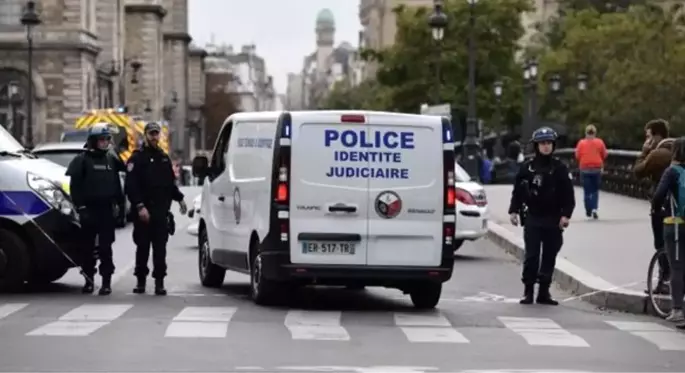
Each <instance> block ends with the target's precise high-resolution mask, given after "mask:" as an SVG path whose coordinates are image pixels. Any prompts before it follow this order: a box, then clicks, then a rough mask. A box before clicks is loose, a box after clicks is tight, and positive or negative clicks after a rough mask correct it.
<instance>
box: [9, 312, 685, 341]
mask: <svg viewBox="0 0 685 373" xmlns="http://www.w3.org/2000/svg"><path fill="white" fill-rule="evenodd" d="M137 307H150V306H149V305H141V304H138V305H136V304H132V303H131V304H128V303H123V304H109V303H107V304H90V303H85V304H80V305H70V306H69V307H67V308H65V310H67V309H68V310H67V311H66V312H63V313H62V314H57V315H54V316H49V317H47V316H45V312H46V309H45V307H40V306H38V305H35V306H32V305H30V304H29V303H5V304H2V303H0V338H3V337H7V336H10V335H11V336H12V337H13V338H16V337H25V338H38V337H88V336H99V335H102V334H101V333H117V332H121V331H120V329H119V327H118V326H117V325H118V323H123V322H126V321H127V318H128V320H131V319H132V320H137V321H140V320H141V319H145V318H143V317H141V316H135V315H133V316H128V315H131V313H132V312H133V310H134V309H135V308H137ZM31 308H33V311H30V310H31ZM179 308H180V309H179V310H176V309H173V310H171V312H175V316H173V317H170V318H168V319H167V318H166V317H157V318H155V319H154V322H152V323H150V324H160V323H161V324H163V325H164V331H163V332H160V333H159V335H156V336H153V337H160V338H169V339H188V338H200V339H212V338H213V339H221V338H231V337H233V336H234V334H233V335H232V333H231V330H232V329H231V328H232V323H233V322H234V320H235V319H236V317H237V316H238V315H239V314H241V307H229V306H185V305H181V306H179ZM247 308H248V309H246V310H243V311H242V312H243V313H242V318H243V320H245V321H243V320H241V321H239V322H242V323H250V328H259V327H265V328H269V331H276V332H281V333H283V334H284V335H289V337H290V339H291V340H293V341H331V342H350V341H354V340H356V339H357V338H363V336H361V335H360V334H359V333H357V334H355V333H354V332H351V329H352V328H354V327H355V326H357V327H359V326H361V327H363V329H364V330H372V329H371V328H396V329H398V331H399V333H398V334H397V336H398V337H400V336H402V337H401V338H402V340H403V342H406V343H438V344H472V343H477V342H482V341H476V342H474V340H473V338H472V336H471V335H469V332H470V331H472V330H473V328H469V327H468V326H459V325H457V324H458V321H457V320H453V321H451V320H450V319H456V318H458V316H454V315H446V314H444V313H441V312H438V311H435V312H389V311H382V312H375V313H374V317H379V318H380V317H387V318H388V319H387V320H388V322H387V324H386V323H380V322H379V323H376V322H371V323H369V322H368V320H367V323H366V324H364V323H362V324H360V325H355V321H357V320H356V319H355V316H354V315H351V316H349V317H348V315H346V317H344V318H343V314H344V312H343V311H320V310H295V309H291V310H270V309H269V310H267V311H265V312H267V313H268V314H269V315H270V317H271V319H269V320H270V321H274V320H280V321H278V322H277V324H280V325H274V322H255V323H254V325H253V324H252V323H251V322H250V320H248V319H249V317H252V316H253V315H254V314H255V313H256V312H258V311H257V310H259V309H255V308H249V307H247ZM38 311H40V315H39V316H37V315H36V314H35V313H36V312H38ZM32 312H33V313H32ZM345 312H346V311H345ZM22 313H28V315H26V316H22ZM48 313H49V312H48ZM281 313H282V314H283V315H281ZM281 316H283V318H282V320H281ZM448 316H449V317H448ZM495 318H496V321H495V320H492V321H493V322H494V323H495V325H496V326H494V327H491V328H492V329H498V330H502V331H503V332H504V333H508V334H509V335H510V336H515V337H514V338H518V340H520V341H521V342H522V343H526V344H527V345H529V346H532V347H540V346H550V347H568V348H591V347H596V346H592V345H591V343H590V342H588V340H586V339H585V338H584V337H583V336H582V335H581V334H582V333H580V334H579V332H582V329H575V328H574V329H572V330H568V329H565V328H564V327H563V326H562V325H561V324H559V323H557V322H556V321H554V320H552V319H550V318H539V317H513V316H497V317H495ZM601 323H602V324H603V325H604V326H605V327H606V329H607V330H611V331H613V332H619V333H624V334H625V338H636V339H638V340H641V341H643V342H646V343H649V344H652V345H653V346H655V347H656V348H657V349H659V350H662V351H685V333H682V332H679V331H677V330H675V329H673V328H670V327H668V326H666V325H663V324H660V323H657V322H652V321H625V320H604V319H602V320H601ZM586 329H591V328H590V327H588V328H586ZM357 330H359V329H357ZM129 331H130V329H129ZM17 333H20V334H19V335H17ZM285 333H287V334H285ZM622 338H623V337H622Z"/></svg>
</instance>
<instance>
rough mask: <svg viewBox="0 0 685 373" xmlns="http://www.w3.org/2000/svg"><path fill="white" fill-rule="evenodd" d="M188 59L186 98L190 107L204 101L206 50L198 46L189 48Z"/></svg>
mask: <svg viewBox="0 0 685 373" xmlns="http://www.w3.org/2000/svg"><path fill="white" fill-rule="evenodd" d="M189 54H190V58H189V61H188V93H189V94H188V98H189V102H190V107H193V108H194V107H197V106H200V105H202V104H203V103H204V102H205V64H204V58H205V57H206V56H207V52H205V51H204V50H203V49H199V48H191V49H190V52H189Z"/></svg>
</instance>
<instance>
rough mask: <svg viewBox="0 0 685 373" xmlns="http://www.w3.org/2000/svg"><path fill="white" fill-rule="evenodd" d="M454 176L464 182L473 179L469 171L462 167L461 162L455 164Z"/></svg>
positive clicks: (458, 180)
mask: <svg viewBox="0 0 685 373" xmlns="http://www.w3.org/2000/svg"><path fill="white" fill-rule="evenodd" d="M454 166H455V167H454V178H455V179H456V181H457V182H460V183H463V182H466V181H471V176H469V174H468V172H466V170H464V169H463V168H461V166H460V165H459V163H455V164H454Z"/></svg>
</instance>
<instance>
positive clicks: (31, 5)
mask: <svg viewBox="0 0 685 373" xmlns="http://www.w3.org/2000/svg"><path fill="white" fill-rule="evenodd" d="M21 24H22V25H24V26H25V27H26V41H27V42H28V61H27V62H28V75H29V76H28V84H27V89H26V96H27V98H26V99H27V100H28V102H27V103H28V107H27V109H26V114H27V117H26V119H27V127H28V128H27V131H26V144H24V146H26V147H27V148H28V149H32V148H33V27H34V26H38V25H40V24H41V20H40V17H39V16H38V13H37V12H36V2H35V1H27V2H26V8H25V9H24V13H23V14H22V16H21Z"/></svg>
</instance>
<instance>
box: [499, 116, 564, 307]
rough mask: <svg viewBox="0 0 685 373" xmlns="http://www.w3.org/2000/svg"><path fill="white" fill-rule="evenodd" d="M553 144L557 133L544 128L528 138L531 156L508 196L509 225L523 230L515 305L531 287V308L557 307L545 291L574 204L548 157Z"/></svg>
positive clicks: (555, 161) (558, 167) (559, 167)
mask: <svg viewBox="0 0 685 373" xmlns="http://www.w3.org/2000/svg"><path fill="white" fill-rule="evenodd" d="M556 140H557V133H556V132H555V131H554V130H553V129H551V128H549V127H542V128H540V129H538V130H536V131H535V132H534V133H533V137H532V139H531V142H532V143H533V149H534V152H535V156H534V157H533V159H531V160H529V161H526V162H524V163H523V165H521V168H520V170H519V172H518V174H517V175H516V180H515V182H514V190H513V191H512V194H511V203H510V204H509V215H510V220H511V223H512V224H513V225H518V224H519V222H520V223H521V225H523V241H524V244H525V257H524V260H523V274H522V278H521V280H522V281H523V285H524V293H523V298H522V299H521V301H520V303H521V304H531V303H533V297H534V292H535V283H536V282H537V283H539V289H538V296H537V298H536V299H535V300H536V302H537V303H539V304H547V305H553V306H556V305H558V304H559V303H558V302H557V301H556V300H554V299H553V298H552V295H551V294H550V292H549V288H550V286H551V284H552V276H553V275H554V267H555V266H556V259H557V254H559V250H561V246H562V245H563V231H564V229H565V228H566V227H568V225H569V220H570V219H571V216H572V215H573V210H574V209H575V207H576V200H575V194H574V191H573V183H572V181H571V174H570V173H569V170H568V168H567V167H566V165H564V163H563V162H561V160H559V158H557V157H554V156H553V155H552V153H553V152H554V148H555V147H556Z"/></svg>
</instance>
